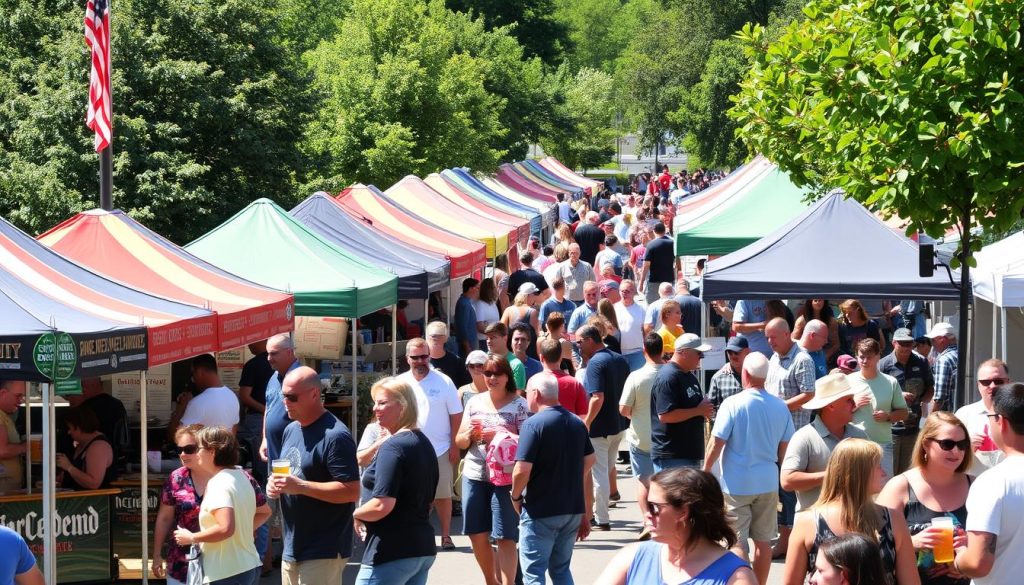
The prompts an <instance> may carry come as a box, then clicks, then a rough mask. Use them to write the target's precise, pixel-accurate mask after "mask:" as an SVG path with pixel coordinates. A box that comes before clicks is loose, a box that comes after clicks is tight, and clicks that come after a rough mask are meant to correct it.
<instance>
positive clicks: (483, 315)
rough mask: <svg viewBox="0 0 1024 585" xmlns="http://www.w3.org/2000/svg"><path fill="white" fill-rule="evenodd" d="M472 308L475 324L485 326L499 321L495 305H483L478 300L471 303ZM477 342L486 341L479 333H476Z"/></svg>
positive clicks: (496, 305) (499, 315)
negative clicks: (483, 324)
mask: <svg viewBox="0 0 1024 585" xmlns="http://www.w3.org/2000/svg"><path fill="white" fill-rule="evenodd" d="M473 308H474V309H475V310H476V322H477V323H480V322H484V323H487V324H490V323H496V322H498V321H501V314H500V313H499V312H498V304H497V303H485V302H484V301H481V300H479V299H477V300H475V301H473ZM476 339H477V341H487V336H486V335H484V334H483V333H480V332H479V331H477V332H476Z"/></svg>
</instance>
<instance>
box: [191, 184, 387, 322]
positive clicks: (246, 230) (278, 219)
mask: <svg viewBox="0 0 1024 585" xmlns="http://www.w3.org/2000/svg"><path fill="white" fill-rule="evenodd" d="M185 249H186V250H188V251H189V252H191V253H192V254H194V255H196V256H198V257H199V258H202V259H203V260H205V261H207V262H209V263H211V264H214V265H216V266H220V267H222V268H223V269H225V270H228V271H230V272H232V273H233V274H237V275H239V276H241V277H243V278H246V279H248V280H250V281H252V282H256V283H259V284H261V285H263V286H268V287H271V288H276V289H279V290H287V291H290V292H291V293H292V294H293V295H295V314H296V315H301V316H312V317H348V318H353V319H354V318H357V317H361V316H363V315H367V314H369V313H372V312H374V311H377V310H378V309H382V308H384V307H388V306H390V305H394V304H395V302H396V301H397V300H398V278H397V277H396V276H395V275H394V274H392V273H390V272H387V271H385V270H381V269H380V268H378V267H376V266H373V265H371V264H368V263H366V262H365V261H363V260H362V259H360V258H357V257H356V256H353V255H352V254H350V253H348V252H346V251H345V250H343V249H341V248H339V247H338V246H335V245H334V244H331V243H330V242H328V241H327V240H325V239H323V238H322V237H321V236H320V235H319V234H317V233H316V232H315V231H313V230H311V229H309V228H308V227H306V225H305V224H303V223H302V222H300V221H299V220H297V219H295V218H294V217H292V216H290V215H288V213H287V212H286V211H285V210H283V209H281V208H280V207H278V205H277V204H276V203H274V202H273V201H270V200H269V199H257V200H256V201H253V202H252V203H250V204H249V205H247V206H246V207H245V208H244V209H242V210H241V211H239V212H238V213H236V214H235V215H234V217H232V218H231V219H229V220H227V221H226V222H224V223H222V224H221V225H219V226H217V227H216V228H214V229H213V230H211V231H210V232H209V233H207V234H206V235H204V236H201V237H200V238H199V239H197V240H195V241H194V242H192V243H191V244H189V245H187V246H185Z"/></svg>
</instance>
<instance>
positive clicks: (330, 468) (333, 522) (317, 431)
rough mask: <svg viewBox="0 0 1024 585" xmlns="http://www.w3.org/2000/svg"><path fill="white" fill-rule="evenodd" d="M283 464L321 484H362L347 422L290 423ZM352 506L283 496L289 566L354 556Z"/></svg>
mask: <svg viewBox="0 0 1024 585" xmlns="http://www.w3.org/2000/svg"><path fill="white" fill-rule="evenodd" d="M280 458H281V459H287V460H288V461H289V462H290V463H291V467H292V474H294V475H297V476H298V477H300V478H302V479H305V480H308V481H315V482H318V483H323V482H329V481H340V482H343V483H344V482H351V481H359V463H357V462H356V444H355V441H353V440H352V433H350V432H349V430H348V427H347V426H345V423H343V422H341V421H340V420H338V419H337V417H335V416H334V415H333V414H331V413H329V412H325V413H323V414H322V415H320V418H318V419H316V421H315V422H313V423H312V424H310V425H309V426H305V427H304V426H302V425H300V424H299V423H298V422H292V423H291V424H290V425H288V427H287V428H286V429H285V430H284V438H283V439H282V441H281V453H280ZM354 510H355V504H354V503H351V502H350V503H348V504H331V503H329V502H325V501H323V500H318V499H316V498H311V497H309V496H297V495H295V496H288V495H282V496H281V511H282V515H283V518H284V522H283V525H284V554H283V558H284V559H285V560H287V561H308V560H313V559H333V558H335V557H337V556H339V555H340V556H341V557H342V558H348V557H350V556H352V512H353V511H354Z"/></svg>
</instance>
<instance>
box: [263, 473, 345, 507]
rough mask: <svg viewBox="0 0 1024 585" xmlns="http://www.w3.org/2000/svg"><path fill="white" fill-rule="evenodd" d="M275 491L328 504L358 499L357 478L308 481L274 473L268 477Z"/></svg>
mask: <svg viewBox="0 0 1024 585" xmlns="http://www.w3.org/2000/svg"><path fill="white" fill-rule="evenodd" d="M270 482H271V483H273V484H274V486H275V488H276V489H275V492H276V493H279V494H286V495H291V496H306V497H309V498H313V499H316V500H321V501H323V502H327V503H329V504H348V503H350V502H355V501H356V500H358V499H359V480H358V479H356V480H352V481H346V482H340V481H308V480H305V479H300V478H298V477H296V476H294V475H275V476H274V477H272V478H270Z"/></svg>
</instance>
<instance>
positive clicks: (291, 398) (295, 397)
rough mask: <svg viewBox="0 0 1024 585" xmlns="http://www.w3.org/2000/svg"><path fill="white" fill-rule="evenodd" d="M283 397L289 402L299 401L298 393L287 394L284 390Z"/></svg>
mask: <svg viewBox="0 0 1024 585" xmlns="http://www.w3.org/2000/svg"><path fill="white" fill-rule="evenodd" d="M281 398H284V399H285V400H287V401H288V402H298V401H299V395H298V394H285V393H284V392H282V393H281Z"/></svg>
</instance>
